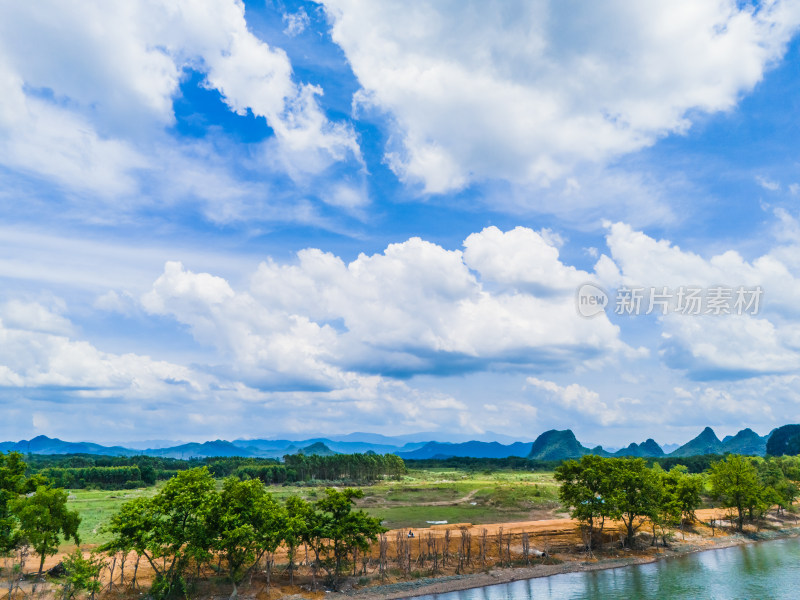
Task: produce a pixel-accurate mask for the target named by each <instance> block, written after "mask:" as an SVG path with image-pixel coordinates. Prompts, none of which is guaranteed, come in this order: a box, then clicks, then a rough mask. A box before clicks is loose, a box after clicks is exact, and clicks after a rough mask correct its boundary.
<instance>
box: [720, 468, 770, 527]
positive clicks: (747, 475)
mask: <svg viewBox="0 0 800 600" xmlns="http://www.w3.org/2000/svg"><path fill="white" fill-rule="evenodd" d="M710 471H711V473H710V475H709V481H710V482H711V494H712V496H713V497H714V498H715V499H716V500H719V501H720V502H721V504H722V506H724V507H726V508H732V509H735V510H736V513H737V518H736V528H737V529H738V530H739V531H741V530H742V528H743V526H744V517H745V512H747V511H748V510H750V509H751V508H752V507H755V506H757V505H758V503H759V501H760V493H761V489H762V488H761V484H760V482H759V478H758V471H757V470H756V467H755V466H754V465H753V463H752V461H750V460H748V459H747V458H745V457H743V456H740V455H738V454H729V455H727V456H726V457H725V459H724V460H720V461H717V462H715V463H712V465H711V469H710Z"/></svg>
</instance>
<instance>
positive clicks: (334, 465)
mask: <svg viewBox="0 0 800 600" xmlns="http://www.w3.org/2000/svg"><path fill="white" fill-rule="evenodd" d="M283 460H284V466H285V467H286V471H287V477H288V478H289V479H288V480H289V481H310V480H322V481H351V482H356V483H368V482H372V481H375V480H377V479H381V478H383V477H399V476H401V475H404V474H405V473H406V465H405V463H404V462H403V459H402V458H400V457H398V456H397V455H395V454H374V453H367V454H335V455H333V456H317V455H311V456H306V455H304V454H290V455H286V456H284V457H283Z"/></svg>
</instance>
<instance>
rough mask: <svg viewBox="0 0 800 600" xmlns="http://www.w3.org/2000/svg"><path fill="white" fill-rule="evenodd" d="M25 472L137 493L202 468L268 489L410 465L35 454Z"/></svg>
mask: <svg viewBox="0 0 800 600" xmlns="http://www.w3.org/2000/svg"><path fill="white" fill-rule="evenodd" d="M28 463H29V464H28V466H27V469H26V472H27V473H28V474H30V475H33V474H39V475H42V476H43V477H45V478H46V479H48V480H49V481H50V482H51V483H52V485H53V486H55V487H63V488H67V489H85V488H92V489H106V490H117V489H132V488H139V487H145V486H151V485H154V484H155V483H156V482H158V481H162V480H166V479H171V478H172V477H175V476H176V475H177V474H178V473H180V472H182V471H186V470H189V469H195V468H198V467H201V466H205V467H207V468H208V470H209V472H210V473H211V475H212V476H213V477H215V478H218V479H223V478H225V477H230V476H234V477H236V478H238V479H241V480H246V479H258V480H260V481H262V482H263V483H265V484H279V485H280V484H286V483H302V482H311V481H314V482H320V481H330V482H335V483H345V484H353V485H363V484H369V483H372V482H374V481H376V480H378V479H382V478H386V477H388V478H394V477H398V476H400V475H402V474H404V473H405V472H406V467H405V463H404V462H403V460H402V459H400V458H398V457H397V456H395V455H393V454H387V455H379V454H372V453H367V454H337V455H333V456H314V455H311V456H305V455H302V454H297V455H288V456H285V457H284V462H283V463H281V462H279V461H277V460H275V459H272V458H253V457H238V456H237V457H207V458H202V459H198V458H195V459H190V460H183V459H176V458H162V457H152V456H126V457H123V456H92V455H30V456H29V457H28Z"/></svg>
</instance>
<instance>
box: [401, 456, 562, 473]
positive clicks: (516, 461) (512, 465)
mask: <svg viewBox="0 0 800 600" xmlns="http://www.w3.org/2000/svg"><path fill="white" fill-rule="evenodd" d="M403 460H404V462H405V464H406V466H407V467H408V468H410V469H459V470H462V471H471V472H477V471H507V470H510V471H552V470H553V469H555V468H556V467H557V466H559V465H560V464H562V463H563V462H564V461H563V460H538V459H533V458H523V457H521V456H509V457H507V458H474V457H471V456H449V457H447V458H421V459H408V458H406V459H403Z"/></svg>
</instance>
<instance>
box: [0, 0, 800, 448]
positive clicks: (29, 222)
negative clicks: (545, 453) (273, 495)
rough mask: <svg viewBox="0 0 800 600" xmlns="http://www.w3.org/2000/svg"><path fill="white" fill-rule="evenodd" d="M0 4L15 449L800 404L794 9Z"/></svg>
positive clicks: (523, 434) (710, 420)
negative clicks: (584, 301)
mask: <svg viewBox="0 0 800 600" xmlns="http://www.w3.org/2000/svg"><path fill="white" fill-rule="evenodd" d="M0 10H2V12H3V13H4V14H2V15H0V16H2V18H0V81H2V82H3V83H2V85H3V89H4V94H3V95H2V98H0V203H2V215H3V217H2V220H1V221H0V282H2V285H1V286H0V339H2V344H0V415H2V418H1V419H0V438H3V439H14V440H16V439H21V438H29V437H32V436H35V435H39V434H45V435H50V436H58V437H61V438H64V439H70V440H93V441H100V442H119V441H126V440H142V439H158V438H172V439H183V440H188V439H191V440H206V439H216V438H226V439H234V438H238V437H280V438H285V437H298V438H300V437H304V436H310V435H316V434H326V433H328V434H340V433H349V432H352V431H371V432H377V433H384V434H393V433H396V434H400V433H411V432H418V431H430V432H435V433H436V434H437V435H438V436H439V437H441V438H443V439H444V438H446V437H447V436H448V435H451V434H455V433H457V434H465V433H466V434H469V435H474V437H475V438H478V439H493V438H495V437H497V434H501V435H504V436H511V437H514V438H517V439H523V440H530V439H533V438H535V437H536V436H537V435H538V434H539V433H541V432H542V431H544V430H546V429H550V428H559V429H563V428H572V429H573V430H574V431H575V432H576V433H577V435H578V437H579V438H580V439H582V440H584V441H585V442H586V443H591V444H595V443H604V444H609V445H620V444H622V443H625V444H627V443H628V442H630V441H633V440H636V441H642V440H644V439H645V438H647V437H654V438H655V439H656V440H658V441H659V442H662V443H671V442H682V441H685V440H686V439H688V438H689V437H693V436H694V435H695V434H696V432H698V431H699V430H700V429H701V428H702V427H704V426H706V425H710V426H712V427H714V428H715V430H717V431H718V433H719V434H721V435H724V434H731V433H735V432H736V431H738V430H739V429H741V428H743V427H746V426H749V427H752V428H754V429H755V430H756V431H758V432H759V433H762V434H764V433H767V432H768V431H769V430H771V429H772V428H773V427H776V426H779V425H782V424H785V423H788V422H797V421H798V420H800V389H799V387H798V383H799V382H800V378H799V372H798V370H799V369H800V309H798V307H797V302H796V300H795V299H796V298H798V297H800V224H799V223H798V212H799V211H798V200H800V173H798V162H797V160H798V159H797V157H798V146H799V145H800V143H799V142H798V140H799V139H800V136H798V133H799V132H798V114H799V113H798V108H800V106H799V105H798V103H799V102H800V101H798V97H800V96H799V95H798V88H800V73H798V69H800V40H799V38H798V35H797V34H798V28H799V27H800V4H798V3H797V2H790V1H779V0H775V1H768V2H761V3H741V2H734V1H730V2H729V1H721V2H720V1H714V2H705V1H703V2H697V1H696V0H691V1H690V0H686V1H681V2H675V3H670V4H669V5H667V4H664V3H656V2H653V3H650V2H616V3H611V2H610V3H597V4H592V5H591V6H587V5H586V4H576V5H574V6H573V5H572V4H571V3H563V2H560V3H556V2H547V1H544V0H538V1H536V2H519V3H517V2H503V3H500V4H490V3H484V2H474V3H473V2H466V3H464V2H458V3H455V2H419V3H415V4H414V5H413V6H412V7H409V6H408V5H407V3H402V2H390V1H383V0H381V1H375V2H370V3H359V2H355V1H350V0H322V1H320V2H248V3H245V4H241V3H239V2H236V1H233V0H197V1H195V2H188V1H187V2H130V3H126V5H125V6H124V7H119V8H116V7H113V8H112V7H109V6H108V5H107V4H106V3H101V2H84V3H76V4H74V5H72V6H70V5H69V4H63V3H52V4H51V3H44V4H42V3H36V4H35V5H30V6H28V5H24V4H18V5H15V6H8V7H5V8H3V9H0ZM587 282H591V283H593V284H595V285H597V286H600V287H601V288H602V289H604V290H607V292H608V294H609V297H610V302H611V306H610V307H609V308H608V309H607V310H606V311H605V312H603V313H602V314H599V315H597V316H595V317H594V318H591V319H587V318H584V317H582V316H581V315H580V314H579V313H578V310H577V308H576V292H577V290H578V288H579V287H580V286H581V285H582V284H583V283H587ZM626 286H627V287H637V288H642V289H644V290H650V289H651V288H663V287H666V288H669V290H672V291H676V290H678V289H679V288H682V287H684V286H696V287H698V288H701V289H702V290H703V291H704V293H705V292H706V291H707V290H709V289H711V288H714V287H715V286H716V287H720V286H722V287H725V288H727V289H731V290H735V289H737V288H740V287H741V288H747V289H749V290H752V289H755V288H760V289H761V290H762V291H763V295H762V297H761V304H760V306H759V311H758V312H757V314H742V315H739V314H727V315H713V314H703V315H686V314H679V311H678V310H677V306H676V304H675V298H673V302H672V304H671V305H670V306H669V310H668V312H667V314H664V315H656V314H650V315H643V314H642V315H635V316H624V315H618V314H615V313H614V306H613V304H614V302H615V297H616V296H615V295H616V293H617V291H618V290H619V289H620V288H623V287H626ZM645 302H647V296H646V297H645Z"/></svg>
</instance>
